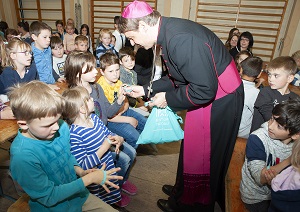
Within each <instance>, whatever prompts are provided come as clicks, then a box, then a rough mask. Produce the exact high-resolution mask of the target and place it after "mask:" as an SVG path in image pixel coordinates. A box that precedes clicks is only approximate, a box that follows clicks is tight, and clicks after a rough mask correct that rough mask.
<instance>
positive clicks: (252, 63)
mask: <svg viewBox="0 0 300 212" xmlns="http://www.w3.org/2000/svg"><path fill="white" fill-rule="evenodd" d="M262 64H263V61H262V59H261V58H259V57H248V58H246V59H245V60H243V61H242V62H241V64H240V67H241V68H240V70H239V71H240V75H241V78H242V81H243V84H244V95H245V96H244V108H243V113H242V118H241V123H240V127H239V132H238V137H240V138H248V137H249V133H250V128H251V123H252V118H253V113H254V102H255V100H256V98H257V95H258V93H259V89H258V88H257V87H256V86H255V82H254V81H255V79H257V78H258V77H259V75H260V73H261V71H262Z"/></svg>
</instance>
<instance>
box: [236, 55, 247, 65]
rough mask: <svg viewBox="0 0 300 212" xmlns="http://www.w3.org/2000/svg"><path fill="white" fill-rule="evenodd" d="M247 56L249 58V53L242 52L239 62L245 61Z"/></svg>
mask: <svg viewBox="0 0 300 212" xmlns="http://www.w3.org/2000/svg"><path fill="white" fill-rule="evenodd" d="M246 58H248V55H246V54H241V55H240V57H239V59H238V61H237V62H238V63H239V64H241V62H243V61H244V60H245V59H246Z"/></svg>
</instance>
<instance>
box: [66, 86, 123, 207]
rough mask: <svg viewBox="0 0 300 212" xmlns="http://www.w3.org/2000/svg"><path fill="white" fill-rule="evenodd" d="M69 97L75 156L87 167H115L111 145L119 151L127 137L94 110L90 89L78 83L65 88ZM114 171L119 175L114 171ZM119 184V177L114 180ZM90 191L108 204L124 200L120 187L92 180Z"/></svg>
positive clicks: (67, 105) (69, 117) (67, 102)
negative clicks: (104, 120) (112, 128)
mask: <svg viewBox="0 0 300 212" xmlns="http://www.w3.org/2000/svg"><path fill="white" fill-rule="evenodd" d="M62 95H63V97H64V98H65V100H66V110H65V113H64V114H63V116H64V117H65V118H67V120H68V123H69V124H70V143H71V153H72V154H73V155H74V156H75V158H76V160H77V162H78V164H79V165H80V166H81V167H82V168H83V170H88V169H92V168H98V169H101V167H102V166H103V164H106V169H107V170H109V169H113V168H115V165H114V161H113V157H112V154H111V152H110V150H109V149H110V147H111V145H116V151H117V152H118V151H119V147H120V146H121V145H122V143H123V142H124V139H123V138H122V137H120V136H118V135H115V134H113V133H112V132H110V131H109V130H108V129H107V127H106V126H105V125H104V124H103V122H102V121H101V120H100V118H99V117H98V116H97V115H95V114H93V112H94V101H93V98H92V97H90V94H89V93H88V91H87V90H86V89H85V88H84V87H82V86H77V87H74V88H70V89H68V90H66V91H64V92H63V94H62ZM113 175H117V174H116V173H113ZM111 182H112V183H114V184H116V185H118V180H113V181H111ZM87 188H88V189H89V190H90V192H91V193H92V194H94V195H96V196H97V197H99V198H100V199H102V200H103V201H104V202H106V203H107V204H110V205H111V204H114V203H117V202H119V201H120V200H121V195H120V190H119V189H116V188H115V187H111V186H108V188H107V191H108V192H109V193H107V192H106V191H105V189H103V188H102V186H101V185H97V184H92V185H90V186H88V187H87Z"/></svg>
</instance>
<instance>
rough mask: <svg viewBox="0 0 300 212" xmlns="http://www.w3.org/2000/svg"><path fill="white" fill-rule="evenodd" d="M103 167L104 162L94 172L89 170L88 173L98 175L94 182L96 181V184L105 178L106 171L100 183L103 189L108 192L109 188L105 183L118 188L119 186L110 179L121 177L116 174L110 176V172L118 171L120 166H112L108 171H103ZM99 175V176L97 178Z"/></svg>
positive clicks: (119, 178)
mask: <svg viewBox="0 0 300 212" xmlns="http://www.w3.org/2000/svg"><path fill="white" fill-rule="evenodd" d="M105 168H106V164H105V163H104V164H103V165H102V167H101V169H98V170H97V171H96V172H91V173H90V174H94V173H96V174H97V176H98V180H97V181H96V182H95V183H96V184H101V182H103V178H105V176H104V175H105V174H104V172H106V179H105V181H104V184H103V185H102V187H103V188H104V189H105V191H106V192H107V193H110V190H109V189H108V188H107V186H106V185H109V186H111V187H114V188H116V189H119V186H117V185H116V184H114V183H112V182H110V180H112V179H117V180H123V177H121V176H117V175H113V176H111V174H112V173H115V172H118V171H120V170H121V168H120V167H118V168H113V169H111V170H108V171H105ZM99 176H100V178H99Z"/></svg>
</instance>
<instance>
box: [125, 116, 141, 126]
mask: <svg viewBox="0 0 300 212" xmlns="http://www.w3.org/2000/svg"><path fill="white" fill-rule="evenodd" d="M124 118H126V119H125V122H126V123H128V124H131V125H132V126H133V127H134V128H136V127H137V125H138V120H136V119H135V118H133V117H129V116H124Z"/></svg>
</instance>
